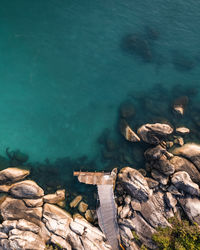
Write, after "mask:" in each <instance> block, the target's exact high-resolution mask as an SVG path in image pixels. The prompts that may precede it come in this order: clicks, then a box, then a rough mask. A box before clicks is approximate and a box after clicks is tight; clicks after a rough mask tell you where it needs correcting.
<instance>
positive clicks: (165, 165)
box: [152, 155, 175, 176]
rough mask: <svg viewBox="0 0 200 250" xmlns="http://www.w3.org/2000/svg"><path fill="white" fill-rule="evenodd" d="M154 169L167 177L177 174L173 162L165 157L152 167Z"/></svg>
mask: <svg viewBox="0 0 200 250" xmlns="http://www.w3.org/2000/svg"><path fill="white" fill-rule="evenodd" d="M152 167H153V168H155V169H157V170H159V171H160V172H161V173H163V174H165V175H167V176H168V175H171V174H173V173H174V172H175V168H174V165H173V164H171V162H170V161H169V160H168V159H167V157H166V156H165V155H162V156H161V157H160V159H159V160H158V161H156V162H155V163H154V164H153V165H152Z"/></svg>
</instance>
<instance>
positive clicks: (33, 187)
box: [0, 97, 200, 250]
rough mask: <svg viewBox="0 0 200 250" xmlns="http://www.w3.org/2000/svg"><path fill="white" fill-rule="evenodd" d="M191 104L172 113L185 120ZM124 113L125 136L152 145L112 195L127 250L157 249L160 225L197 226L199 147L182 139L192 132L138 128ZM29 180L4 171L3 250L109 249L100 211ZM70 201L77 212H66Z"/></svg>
mask: <svg viewBox="0 0 200 250" xmlns="http://www.w3.org/2000/svg"><path fill="white" fill-rule="evenodd" d="M187 102H188V100H187V98H185V97H181V98H179V99H178V100H176V102H175V103H174V106H173V108H174V112H176V113H177V114H178V115H180V116H182V115H183V114H184V111H185V105H186V104H187ZM124 112H125V111H124V110H123V115H122V116H121V118H122V119H121V120H120V130H121V134H122V136H123V137H124V138H125V139H126V140H127V141H128V142H129V143H133V144H136V143H141V142H142V143H145V144H146V145H148V146H149V147H148V148H147V149H146V150H145V152H144V158H145V168H143V169H139V170H136V169H134V168H132V167H130V166H128V164H127V165H125V166H124V167H123V168H121V169H118V171H119V172H118V174H117V179H116V183H115V190H114V191H115V197H116V199H115V201H116V206H117V222H118V225H119V231H120V238H121V243H122V248H124V249H127V250H137V249H141V247H142V248H143V249H144V247H146V249H157V248H158V247H157V245H156V243H155V242H154V241H153V239H152V236H153V235H154V234H155V233H156V232H157V228H159V227H172V225H171V224H170V221H169V219H170V218H172V217H177V218H178V219H179V220H182V219H185V218H186V219H188V220H189V221H190V222H191V223H197V224H198V225H200V189H199V185H200V145H199V144H195V143H189V142H187V143H185V142H184V141H185V136H187V134H189V133H191V131H190V129H188V128H187V127H184V126H177V127H172V126H171V125H170V124H169V123H167V122H162V123H148V124H144V125H142V126H140V127H139V128H138V129H137V131H134V130H133V129H132V128H131V126H130V125H129V121H128V119H127V114H132V113H133V110H132V109H130V108H129V109H126V112H125V113H124ZM111 146H112V145H111ZM8 153H9V152H8ZM9 155H10V154H9ZM19 156H20V159H21V158H22V156H24V155H23V154H22V155H21V154H19V152H17V154H15V155H12V157H11V158H12V160H13V159H14V160H15V161H16V157H17V159H18V158H19ZM23 159H24V157H23ZM25 160H26V159H25ZM25 160H24V161H25ZM23 168H24V167H23ZM29 175H30V171H29V170H26V169H21V168H20V167H16V166H12V164H10V166H8V167H7V168H5V169H4V170H2V171H0V193H1V198H0V214H1V221H0V249H2V250H8V249H10V250H15V249H19V250H20V249H27V250H28V249H31V250H42V249H44V250H48V249H67V250H70V249H77V250H79V249H82V250H90V249H91V250H95V249H105V250H106V249H111V246H110V245H109V244H108V241H107V239H106V236H105V235H104V234H103V233H102V231H101V230H100V228H99V227H98V221H97V216H96V215H95V211H92V210H90V209H89V207H88V204H87V203H86V202H85V201H84V200H83V199H82V198H83V197H82V196H81V195H79V196H77V197H76V198H75V199H73V200H71V197H67V199H66V195H65V190H64V189H58V190H57V191H56V192H55V193H53V194H45V192H44V190H43V189H42V188H41V187H40V186H39V185H38V184H37V183H36V182H34V181H33V180H30V179H28V178H29ZM65 202H67V203H68V204H69V206H68V207H71V208H72V210H71V211H72V214H70V213H69V212H67V211H66V210H64V209H63V208H64V207H65Z"/></svg>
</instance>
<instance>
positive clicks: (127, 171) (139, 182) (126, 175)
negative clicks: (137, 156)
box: [118, 167, 151, 201]
mask: <svg viewBox="0 0 200 250" xmlns="http://www.w3.org/2000/svg"><path fill="white" fill-rule="evenodd" d="M118 178H119V180H120V182H121V183H122V185H124V188H125V189H126V190H127V192H129V194H130V195H131V196H132V197H133V198H135V199H137V200H139V201H146V200H147V199H148V198H149V196H150V195H151V190H150V189H149V186H148V184H147V182H146V180H145V178H144V176H143V175H141V174H140V172H138V171H137V170H135V169H133V168H129V167H126V168H123V169H121V171H120V173H119V174H118Z"/></svg>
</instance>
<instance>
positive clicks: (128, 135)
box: [120, 120, 140, 142]
mask: <svg viewBox="0 0 200 250" xmlns="http://www.w3.org/2000/svg"><path fill="white" fill-rule="evenodd" d="M120 130H121V133H122V135H123V136H124V137H125V139H126V140H127V141H131V142H138V141H140V138H139V137H138V135H137V134H136V133H135V132H134V131H133V130H132V129H131V128H130V127H129V126H128V124H127V122H126V121H125V120H121V121H120Z"/></svg>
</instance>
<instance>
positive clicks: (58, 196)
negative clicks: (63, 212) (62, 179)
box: [43, 189, 65, 204]
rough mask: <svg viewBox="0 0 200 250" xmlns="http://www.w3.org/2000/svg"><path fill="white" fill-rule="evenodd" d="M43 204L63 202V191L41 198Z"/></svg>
mask: <svg viewBox="0 0 200 250" xmlns="http://www.w3.org/2000/svg"><path fill="white" fill-rule="evenodd" d="M43 200H44V202H47V203H51V204H57V203H58V202H60V201H63V200H65V190H64V189H62V190H57V191H56V192H55V194H47V195H45V196H44V197H43Z"/></svg>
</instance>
